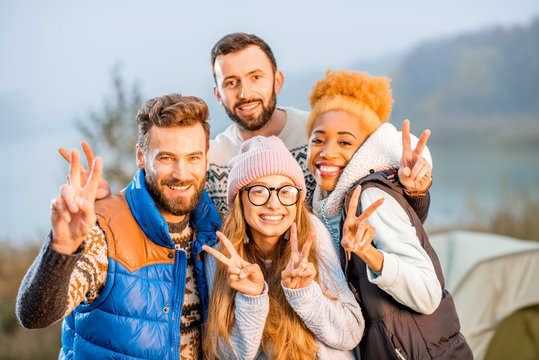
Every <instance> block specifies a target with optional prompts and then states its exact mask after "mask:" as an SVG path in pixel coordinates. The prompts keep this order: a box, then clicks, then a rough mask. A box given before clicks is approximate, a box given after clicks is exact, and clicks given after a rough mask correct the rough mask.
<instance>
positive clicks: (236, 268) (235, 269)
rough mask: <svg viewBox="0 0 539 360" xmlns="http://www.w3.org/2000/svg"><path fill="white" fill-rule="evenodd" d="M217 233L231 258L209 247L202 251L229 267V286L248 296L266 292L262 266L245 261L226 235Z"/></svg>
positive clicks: (205, 246)
mask: <svg viewBox="0 0 539 360" xmlns="http://www.w3.org/2000/svg"><path fill="white" fill-rule="evenodd" d="M215 233H216V234H217V237H218V238H219V240H221V244H223V245H224V246H225V247H226V249H227V250H228V252H229V254H230V257H229V258H228V257H226V256H225V255H224V254H222V253H221V252H219V251H218V250H215V249H214V248H212V247H210V246H208V245H202V249H203V250H204V251H206V252H208V253H209V254H211V255H212V256H213V257H215V258H216V259H217V260H218V261H220V262H221V263H223V264H224V265H225V266H227V267H228V286H230V287H231V288H232V289H235V290H238V291H240V292H242V293H244V294H246V295H251V296H256V295H260V294H262V292H263V291H264V275H263V274H262V270H260V266H258V264H251V263H249V262H247V261H245V260H243V259H242V258H241V257H240V256H239V255H238V252H237V251H236V249H234V246H233V245H232V243H231V242H230V240H228V239H227V237H226V236H225V234H223V233H222V232H220V231H216V232H215Z"/></svg>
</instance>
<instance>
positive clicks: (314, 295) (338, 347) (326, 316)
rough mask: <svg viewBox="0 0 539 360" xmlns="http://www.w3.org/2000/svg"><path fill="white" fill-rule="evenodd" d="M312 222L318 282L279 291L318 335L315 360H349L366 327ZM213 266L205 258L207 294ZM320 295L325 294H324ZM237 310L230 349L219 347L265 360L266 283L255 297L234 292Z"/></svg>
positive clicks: (322, 236)
mask: <svg viewBox="0 0 539 360" xmlns="http://www.w3.org/2000/svg"><path fill="white" fill-rule="evenodd" d="M311 221H312V224H313V227H314V229H313V231H314V232H315V234H316V235H317V237H316V242H315V246H316V249H317V251H318V254H319V255H320V259H319V261H318V265H319V279H318V281H319V283H317V282H314V281H313V282H312V283H311V285H309V286H307V287H305V288H302V289H288V288H286V287H284V286H283V290H284V293H285V296H286V299H287V300H288V302H289V304H290V306H291V307H292V308H293V309H294V310H295V311H296V313H297V314H298V315H299V316H300V318H301V319H302V321H303V322H304V324H305V325H306V326H307V327H308V328H309V329H310V330H311V331H312V332H313V333H314V335H315V336H316V341H317V344H318V346H319V351H318V357H319V359H337V360H338V359H353V355H352V353H351V351H350V350H351V349H353V348H354V346H356V345H357V344H358V343H359V341H360V340H361V336H362V334H363V329H364V327H365V322H364V320H363V316H362V314H361V309H360V307H359V305H358V303H357V302H356V300H355V298H354V295H353V294H352V292H351V291H350V289H349V288H348V284H347V282H346V279H345V278H344V274H343V272H342V269H341V266H340V264H339V261H338V259H337V256H336V254H335V251H334V250H333V248H332V246H331V240H330V238H329V234H328V232H327V230H326V229H325V227H324V225H323V224H322V223H321V222H320V221H319V220H318V219H317V218H316V217H314V216H312V215H311ZM216 265H217V261H216V260H215V259H214V258H210V257H208V258H207V261H206V263H205V266H206V271H205V273H206V277H207V282H208V286H209V289H210V291H212V290H213V286H212V285H213V281H214V276H215V270H216ZM322 290H323V291H324V292H325V293H326V294H327V295H324V294H323V293H322ZM331 298H336V300H332V299H331ZM235 305H236V309H235V313H234V314H235V319H236V321H235V324H234V325H233V327H232V328H231V329H230V343H231V346H226V345H225V344H224V343H222V344H221V346H223V347H225V346H226V348H225V349H226V351H227V352H228V356H227V358H232V359H257V360H258V359H267V356H266V354H264V353H263V352H262V350H261V347H260V343H261V341H262V332H263V330H264V326H265V322H266V318H267V316H268V312H269V296H268V288H267V284H265V286H264V292H263V293H262V294H261V295H258V296H249V295H245V294H243V293H241V292H237V293H236V299H235Z"/></svg>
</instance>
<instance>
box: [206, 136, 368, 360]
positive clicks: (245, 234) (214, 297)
mask: <svg viewBox="0 0 539 360" xmlns="http://www.w3.org/2000/svg"><path fill="white" fill-rule="evenodd" d="M229 168H230V172H229V182H228V203H229V206H230V210H229V214H228V216H227V218H226V220H225V223H224V228H223V232H222V233H218V236H219V238H220V239H221V246H220V249H219V250H220V251H217V250H216V249H213V248H210V247H208V246H203V248H204V250H206V251H207V252H209V253H210V254H212V255H213V256H214V257H215V259H217V260H218V261H216V260H215V259H214V258H213V257H208V259H207V260H208V261H207V272H206V274H207V276H208V285H209V287H210V291H211V295H210V304H209V311H208V317H207V321H206V325H205V335H204V350H205V356H206V357H207V358H219V359H315V358H318V359H353V356H352V353H351V351H350V350H351V349H353V348H354V346H356V345H357V343H358V342H359V341H360V339H361V336H362V334H363V329H364V320H363V317H362V314H361V310H360V307H359V305H358V303H357V302H356V300H355V298H354V296H353V294H352V292H351V291H350V289H349V288H348V285H347V283H346V280H345V278H344V275H343V272H342V270H341V267H340V264H339V261H338V259H337V256H336V254H335V251H334V249H333V247H332V245H331V239H330V237H329V233H328V231H327V229H326V228H325V227H324V225H323V224H322V223H321V222H320V221H319V220H318V219H317V218H316V217H315V216H313V215H312V214H310V213H309V212H308V211H307V210H306V208H305V206H304V203H303V202H304V199H305V192H306V191H305V180H304V178H303V174H302V171H301V169H300V167H299V166H298V164H297V162H296V161H295V159H294V158H293V156H292V155H291V154H290V152H289V151H288V150H287V149H286V147H285V146H284V144H283V143H282V141H281V140H279V139H278V138H277V137H269V138H267V137H261V136H257V137H254V138H252V139H249V140H248V141H246V142H245V143H244V144H243V145H242V147H241V150H240V154H239V155H238V156H236V157H235V158H234V159H232V160H231V162H230V164H229ZM315 234H316V235H315ZM300 249H301V251H300ZM211 274H215V276H214V277H212V276H211Z"/></svg>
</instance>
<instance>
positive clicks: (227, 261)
mask: <svg viewBox="0 0 539 360" xmlns="http://www.w3.org/2000/svg"><path fill="white" fill-rule="evenodd" d="M202 250H204V251H206V252H207V253H208V254H210V255H212V256H213V257H214V258H216V259H217V260H218V261H219V262H221V263H223V264H225V265H226V266H228V267H230V266H231V265H232V262H231V261H230V259H229V258H227V257H226V256H224V255H223V254H221V253H220V252H219V251H217V250H215V249H214V248H212V247H210V246H208V245H202Z"/></svg>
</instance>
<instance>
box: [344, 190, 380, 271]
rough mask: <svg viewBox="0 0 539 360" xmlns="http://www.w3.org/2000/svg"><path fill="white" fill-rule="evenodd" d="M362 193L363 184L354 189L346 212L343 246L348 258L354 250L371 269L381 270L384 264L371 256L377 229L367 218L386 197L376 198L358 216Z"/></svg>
mask: <svg viewBox="0 0 539 360" xmlns="http://www.w3.org/2000/svg"><path fill="white" fill-rule="evenodd" d="M360 194H361V186H357V187H356V188H355V189H354V193H353V194H352V198H351V199H350V204H349V205H348V213H347V214H346V220H345V221H344V224H343V229H342V238H341V246H342V247H343V248H344V251H345V252H346V255H347V257H348V259H350V255H351V253H352V252H353V253H355V254H356V255H357V256H359V257H360V258H361V259H362V260H363V261H365V262H366V263H367V265H369V267H371V269H373V270H374V271H380V270H381V268H382V264H378V263H377V262H376V261H374V260H376V259H374V258H373V257H372V256H369V255H372V252H373V250H375V248H374V246H372V239H373V238H374V235H375V234H376V229H375V228H374V226H372V225H371V224H369V223H368V222H367V219H368V218H369V216H371V215H372V213H373V212H374V211H375V210H376V209H378V207H379V206H380V205H382V203H383V202H384V199H378V200H376V201H375V202H374V203H372V204H371V206H369V207H368V208H367V209H366V210H365V211H363V213H361V214H360V215H359V216H357V215H356V212H357V208H358V204H359V196H360ZM378 260H380V259H378ZM382 261H383V258H382Z"/></svg>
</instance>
